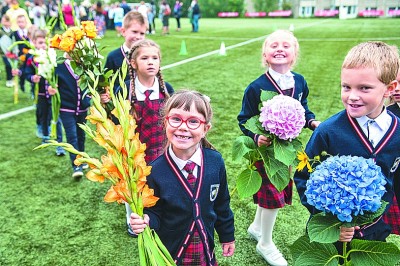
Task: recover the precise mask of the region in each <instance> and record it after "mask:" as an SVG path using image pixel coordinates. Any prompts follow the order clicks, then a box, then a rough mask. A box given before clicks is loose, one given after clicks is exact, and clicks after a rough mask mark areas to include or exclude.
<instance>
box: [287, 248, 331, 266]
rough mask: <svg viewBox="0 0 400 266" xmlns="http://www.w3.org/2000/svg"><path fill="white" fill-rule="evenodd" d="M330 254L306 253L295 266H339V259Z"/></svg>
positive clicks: (324, 252) (328, 252) (313, 251)
mask: <svg viewBox="0 0 400 266" xmlns="http://www.w3.org/2000/svg"><path fill="white" fill-rule="evenodd" d="M333 256H335V255H334V254H332V252H330V250H319V249H318V250H317V252H316V250H312V251H307V252H304V253H303V254H301V255H300V256H299V258H298V259H297V260H296V261H295V263H294V266H305V265H307V266H309V265H312V266H338V265H339V261H338V259H337V257H335V258H333Z"/></svg>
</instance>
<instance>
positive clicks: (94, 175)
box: [86, 169, 105, 183]
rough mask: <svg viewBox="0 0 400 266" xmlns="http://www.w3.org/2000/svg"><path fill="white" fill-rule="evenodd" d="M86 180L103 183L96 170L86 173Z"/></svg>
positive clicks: (102, 178)
mask: <svg viewBox="0 0 400 266" xmlns="http://www.w3.org/2000/svg"><path fill="white" fill-rule="evenodd" d="M86 177H87V179H89V180H90V181H93V182H100V183H103V182H104V179H105V177H104V176H103V175H102V174H101V172H100V171H99V170H98V169H92V170H90V171H89V172H87V173H86Z"/></svg>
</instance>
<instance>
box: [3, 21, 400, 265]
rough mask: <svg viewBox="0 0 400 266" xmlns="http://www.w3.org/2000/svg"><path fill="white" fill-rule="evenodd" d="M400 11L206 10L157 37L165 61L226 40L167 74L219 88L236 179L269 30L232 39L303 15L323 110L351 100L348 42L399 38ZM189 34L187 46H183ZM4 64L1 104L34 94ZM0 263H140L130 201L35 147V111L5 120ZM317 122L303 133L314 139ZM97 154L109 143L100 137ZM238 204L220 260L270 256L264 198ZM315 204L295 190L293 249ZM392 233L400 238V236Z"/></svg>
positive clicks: (305, 50)
mask: <svg viewBox="0 0 400 266" xmlns="http://www.w3.org/2000/svg"><path fill="white" fill-rule="evenodd" d="M398 22H399V21H398V20H395V19H357V20H344V21H342V20H338V19H299V20H294V19H225V20H224V19H201V20H200V32H199V33H196V34H193V33H190V30H191V28H190V24H189V21H188V20H187V19H184V20H183V21H182V27H183V29H182V31H181V32H176V31H175V21H173V20H172V19H171V21H170V25H171V34H170V35H168V36H161V35H159V32H160V29H161V25H160V24H158V25H157V30H158V33H157V34H156V35H150V36H148V38H150V39H153V40H155V41H156V42H157V43H158V44H160V46H161V48H162V56H163V57H162V66H166V65H168V64H172V63H175V62H178V61H181V60H184V59H187V58H192V57H195V56H198V55H201V54H204V53H207V52H210V51H214V50H218V49H219V48H220V45H221V42H222V41H223V42H224V43H225V45H226V47H227V50H226V52H227V56H218V55H211V56H208V57H205V58H201V59H198V60H195V61H192V62H189V63H186V64H182V65H179V66H176V67H172V68H168V69H166V70H164V71H163V74H164V78H165V80H167V81H168V82H170V83H171V84H172V85H173V87H174V88H175V90H180V89H183V88H190V89H196V90H198V91H200V92H202V93H205V94H207V95H209V96H210V97H211V102H212V106H213V110H214V120H213V128H212V130H211V131H210V133H209V136H208V137H209V139H210V140H211V142H212V143H213V144H214V145H215V146H216V148H217V149H218V150H219V151H220V152H221V153H222V155H223V157H224V158H225V161H226V166H227V171H228V177H229V185H230V189H231V190H233V189H234V187H235V176H236V174H237V173H238V172H239V169H240V168H241V165H240V164H238V163H234V162H232V159H231V145H232V142H233V140H234V139H235V137H236V136H238V135H239V134H240V131H239V129H238V126H237V120H236V116H237V114H238V112H239V111H240V106H241V98H242V96H243V91H244V89H245V88H246V86H247V85H248V84H249V83H250V82H251V81H253V80H254V79H255V78H257V77H258V76H259V75H260V74H261V73H263V71H264V70H263V69H262V68H261V64H260V63H261V59H260V57H261V45H262V42H263V39H259V40H257V41H254V42H249V43H248V44H246V45H242V46H238V47H235V48H233V49H230V48H231V47H230V46H232V45H236V44H239V43H242V42H245V41H248V40H252V39H255V38H259V37H262V36H265V35H267V34H269V33H270V32H272V31H273V30H275V29H279V28H283V29H287V28H289V25H290V24H294V27H295V35H296V36H297V38H298V39H299V42H300V60H299V61H298V64H297V66H296V67H295V71H296V72H299V73H301V74H302V75H304V76H305V78H306V80H307V82H308V85H309V88H310V95H309V98H308V99H309V107H310V109H311V110H312V111H313V112H314V113H316V115H317V118H318V119H320V120H324V119H326V118H327V117H329V116H330V115H332V114H334V113H336V112H337V111H339V110H341V109H342V104H341V101H340V86H339V84H340V67H341V64H342V61H343V58H344V56H345V54H346V53H347V51H348V50H349V49H350V48H351V47H352V46H354V45H355V44H357V43H359V42H362V41H367V40H383V41H386V42H387V43H390V44H394V45H398V46H399V45H400V37H399V36H400V28H399V27H396V26H394V25H397V24H398ZM182 40H184V41H185V43H186V46H187V51H188V55H187V56H180V55H179V51H180V47H181V42H182ZM122 41H123V39H122V38H118V37H116V33H115V32H114V31H108V32H107V33H106V37H105V38H104V40H102V41H101V43H102V44H103V45H107V46H108V47H107V48H106V49H105V53H104V55H106V53H107V52H108V51H110V50H111V49H114V48H116V47H118V46H119V45H120V44H121V43H122ZM3 69H4V68H3V66H1V71H2V73H1V81H0V103H1V104H0V114H3V113H6V112H8V111H12V110H17V109H20V108H23V107H26V106H31V105H32V104H33V103H32V101H31V99H30V96H29V93H25V94H23V93H20V102H19V103H18V104H16V105H14V104H13V100H12V99H13V98H12V89H10V88H6V87H5V74H4V70H3ZM0 132H1V138H0V198H1V199H0V214H1V216H0V217H1V218H0V265H139V263H138V258H137V242H136V240H135V239H132V238H130V237H129V236H128V235H127V234H126V230H125V208H124V206H123V205H117V204H107V203H105V202H103V196H104V195H105V193H106V191H107V190H108V187H109V186H108V185H107V184H99V183H92V182H90V181H88V180H87V179H82V180H81V181H80V182H76V181H74V180H73V179H72V178H71V173H72V171H71V166H70V162H69V158H68V157H67V156H65V157H62V158H59V157H56V156H55V154H54V150H53V149H45V150H40V151H35V152H33V151H32V149H33V148H34V147H36V146H37V145H39V144H40V140H39V139H38V138H36V136H35V112H34V111H29V112H26V113H23V114H20V115H18V116H14V117H11V118H8V119H4V120H0ZM310 134H311V132H310V131H307V130H306V131H305V132H304V133H303V135H302V136H301V138H302V140H303V141H304V142H306V141H307V139H308V138H309V136H310ZM86 150H87V151H88V152H89V153H91V154H100V153H101V152H102V150H100V149H99V148H98V147H97V146H96V145H95V144H94V143H93V142H92V141H91V140H88V141H87V149H86ZM232 209H233V211H234V213H235V225H236V252H235V255H234V256H233V257H232V258H223V257H222V256H221V249H220V246H219V245H217V249H216V254H217V259H218V261H219V264H220V265H232V266H233V265H235V266H236V265H239V266H241V265H266V263H265V262H264V261H263V260H262V259H261V257H260V256H259V255H257V253H256V251H255V245H256V242H255V241H253V240H251V239H250V238H249V236H248V235H247V232H246V230H247V227H248V225H249V224H250V223H251V221H252V219H253V217H254V213H255V205H254V204H253V203H252V199H250V198H248V199H239V197H238V195H237V194H233V195H232ZM307 218H308V213H307V211H306V209H305V208H304V207H302V206H301V204H300V203H299V200H298V196H297V194H296V193H295V197H294V200H293V205H291V206H287V207H285V208H283V209H282V210H281V211H280V212H279V215H278V220H277V222H276V226H275V231H274V240H275V243H276V245H277V246H278V247H279V248H280V249H281V251H282V252H283V253H284V255H285V257H286V258H288V261H289V264H290V265H291V264H292V260H291V258H290V252H289V245H290V244H292V243H293V242H294V240H296V239H297V238H298V237H299V236H300V235H302V233H303V232H304V228H305V224H306V221H307ZM389 241H394V242H396V243H397V244H398V245H400V239H399V238H398V237H397V236H391V237H390V238H389Z"/></svg>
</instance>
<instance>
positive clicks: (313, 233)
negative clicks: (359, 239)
mask: <svg viewBox="0 0 400 266" xmlns="http://www.w3.org/2000/svg"><path fill="white" fill-rule="evenodd" d="M342 224H343V223H342V222H340V221H339V220H338V219H337V218H336V217H335V216H334V215H331V214H325V213H318V214H315V215H314V216H313V217H311V219H310V221H309V222H308V225H307V231H308V234H309V236H310V240H311V241H316V242H318V243H334V242H336V241H338V240H339V235H340V226H341V225H342Z"/></svg>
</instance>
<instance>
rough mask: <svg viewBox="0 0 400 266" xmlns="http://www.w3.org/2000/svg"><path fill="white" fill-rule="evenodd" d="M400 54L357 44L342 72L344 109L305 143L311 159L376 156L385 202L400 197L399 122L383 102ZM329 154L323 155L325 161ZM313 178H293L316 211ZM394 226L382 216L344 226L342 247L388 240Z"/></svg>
mask: <svg viewBox="0 0 400 266" xmlns="http://www.w3.org/2000/svg"><path fill="white" fill-rule="evenodd" d="M398 69H399V54H398V52H397V51H396V50H394V49H392V47H390V46H389V45H387V44H385V43H383V42H372V41H371V42H365V43H360V44H358V45H357V46H355V47H353V48H352V49H351V50H350V51H349V53H348V54H347V56H346V57H345V59H344V62H343V65H342V73H341V86H342V90H341V98H342V102H343V105H344V107H345V110H343V111H341V112H339V113H337V114H335V115H333V116H332V117H330V118H328V119H327V120H326V121H324V122H323V123H321V124H320V126H319V127H318V128H317V129H316V130H315V131H314V133H313V135H312V136H311V138H310V140H309V142H308V144H307V147H306V153H307V155H308V157H309V158H314V156H317V155H321V153H322V152H323V151H325V152H327V153H328V154H331V155H338V156H342V155H351V156H359V157H364V158H367V159H368V158H373V159H374V160H375V162H376V164H377V165H379V166H380V167H381V169H382V173H383V174H384V175H385V177H386V180H387V184H386V186H385V187H386V190H387V192H386V193H385V194H384V195H383V197H382V200H384V201H386V202H388V203H389V204H388V207H387V209H386V211H387V210H388V209H389V206H390V205H391V204H392V202H393V197H394V195H396V196H397V199H399V198H400V195H399V193H400V191H399V188H398V187H397V188H396V187H395V186H394V181H395V180H399V179H400V168H399V167H398V166H399V163H398V162H399V161H400V153H399V152H398V147H399V146H400V120H399V119H398V118H397V117H396V116H395V115H393V114H392V113H391V112H387V110H386V108H385V106H384V100H385V99H386V98H387V97H389V96H390V94H391V92H393V91H394V89H395V88H396V86H397V83H398V82H397V81H396V75H397V73H398ZM324 159H326V158H322V160H324ZM309 177H310V173H309V172H308V171H307V169H304V170H303V171H301V172H296V173H295V176H294V180H295V183H296V186H297V191H298V193H299V195H300V199H301V202H302V204H303V205H304V206H305V207H307V209H308V210H309V211H310V214H311V215H313V214H316V213H317V212H318V210H316V209H315V208H314V207H313V206H311V205H309V204H308V203H307V198H306V196H305V194H304V192H305V189H306V182H307V180H308V179H309ZM391 230H392V228H391V226H390V225H388V224H386V223H385V222H384V220H383V219H381V217H378V218H377V219H376V220H375V221H374V223H371V224H367V225H356V226H354V227H351V228H344V227H342V228H341V233H340V238H339V242H338V245H340V243H341V242H350V241H351V240H352V239H353V238H357V239H366V240H376V241H385V240H386V238H387V237H388V236H389V234H390V233H391Z"/></svg>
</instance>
